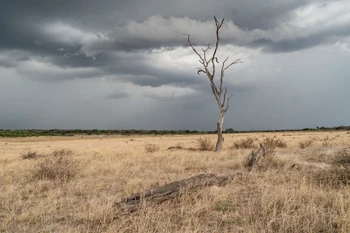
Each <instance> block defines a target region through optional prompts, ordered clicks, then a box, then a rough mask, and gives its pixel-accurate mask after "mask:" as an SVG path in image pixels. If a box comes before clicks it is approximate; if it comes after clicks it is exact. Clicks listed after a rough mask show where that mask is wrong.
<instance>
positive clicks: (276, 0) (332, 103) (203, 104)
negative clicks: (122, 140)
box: [0, 0, 350, 130]
mask: <svg viewBox="0 0 350 233" xmlns="http://www.w3.org/2000/svg"><path fill="white" fill-rule="evenodd" d="M213 15H216V16H217V17H218V18H225V23H224V26H223V27H222V28H221V31H220V33H221V45H220V47H219V52H218V58H219V61H220V62H222V61H223V60H224V59H225V58H226V57H227V56H229V59H230V60H231V61H233V60H235V59H238V58H240V59H242V60H243V61H244V63H243V64H237V65H234V66H232V67H231V68H230V69H229V70H227V72H226V75H225V85H226V86H227V89H228V90H229V92H231V93H232V94H233V97H232V99H231V108H230V109H229V110H228V112H227V114H226V118H225V123H224V128H234V129H237V130H258V129H291V128H305V127H316V126H338V125H350V107H349V106H350V104H349V100H350V1H349V0H332V1H331V0H266V1H261V0H218V1H212V0H177V1H174V0H142V1H141V0H99V1H97V0H60V1H58V0H56V1H47V0H31V1H28V0H17V1H14V0H1V7H0V128H2V129H32V128H40V129H51V128H59V129H71V128H81V129H92V128H98V129H133V128H134V129H191V130H214V129H215V127H216V121H217V120H218V115H219V112H218V107H217V106H216V102H215V98H214V96H213V94H212V92H211V90H210V86H209V82H208V78H207V77H206V76H205V75H204V74H201V75H197V67H200V64H199V63H198V58H197V57H196V55H195V54H194V53H193V51H192V50H191V49H190V48H189V47H187V46H185V44H186V42H187V37H186V36H184V35H182V33H188V34H191V40H192V42H193V43H194V44H195V45H197V46H199V47H200V46H205V45H206V44H211V45H213V43H214V42H215V23H214V19H213ZM217 78H218V77H217Z"/></svg>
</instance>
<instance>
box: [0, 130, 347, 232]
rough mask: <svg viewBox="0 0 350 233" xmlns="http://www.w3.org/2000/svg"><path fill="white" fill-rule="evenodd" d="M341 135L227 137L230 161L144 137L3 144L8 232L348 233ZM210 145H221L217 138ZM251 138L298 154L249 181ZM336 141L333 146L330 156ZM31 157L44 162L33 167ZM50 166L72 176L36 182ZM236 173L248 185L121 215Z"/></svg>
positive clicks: (269, 160) (4, 227)
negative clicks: (149, 195)
mask: <svg viewBox="0 0 350 233" xmlns="http://www.w3.org/2000/svg"><path fill="white" fill-rule="evenodd" d="M283 134H284V135H285V136H283ZM338 134H339V136H337V137H333V134H332V133H328V132H324V133H323V132H319V133H299V132H298V133H288V135H286V134H285V133H280V134H278V133H274V134H270V133H264V134H263V135H262V134H234V135H227V136H225V148H224V150H223V151H222V152H220V153H215V152H212V151H189V150H175V151H169V150H167V148H168V147H170V146H174V145H181V146H183V147H186V148H194V147H196V145H197V136H162V137H159V136H158V137H154V136H152V137H143V136H142V137H141V136H140V137H134V140H133V141H130V140H129V139H130V138H128V137H127V136H126V137H111V136H99V137H83V138H81V137H69V138H68V137H67V138H64V137H61V138H59V137H58V138H26V139H7V138H1V139H0V145H1V146H0V232H9V233H11V232H68V233H69V232H135V233H137V232H249V233H253V232H254V233H255V232H344V233H347V232H349V229H350V196H349V193H350V184H349V178H350V177H349V170H348V168H349V167H350V166H349V161H350V156H349V153H350V152H349V149H347V147H349V146H348V143H349V139H350V137H349V134H346V132H341V133H337V135H338ZM275 135H276V137H274V136H275ZM207 137H208V138H210V139H211V140H215V135H208V136H207ZM247 137H251V138H257V139H258V140H255V141H257V142H264V139H267V138H270V139H271V138H272V139H273V140H274V141H276V140H277V139H278V138H281V137H283V142H284V143H286V145H288V147H282V148H281V147H278V146H275V149H274V153H273V154H271V155H270V156H266V157H264V158H263V159H262V160H260V161H259V164H258V167H257V169H253V170H252V171H251V172H247V170H246V169H245V168H244V161H245V159H246V157H247V156H248V154H249V153H250V152H251V149H242V148H240V149H232V148H230V146H231V145H232V144H233V142H234V141H239V140H240V139H245V138H247ZM310 137H315V138H316V139H315V141H314V143H313V146H312V147H311V146H310V147H306V148H304V149H300V147H299V143H300V142H303V141H305V140H307V139H308V138H310ZM326 137H328V138H332V140H331V141H332V145H329V146H327V147H325V146H324V145H323V141H324V140H323V139H325V138H326ZM328 140H329V139H328ZM5 143H7V144H5ZM148 144H154V145H157V146H158V147H159V150H158V151H157V153H145V146H146V145H148ZM271 145H276V143H272V142H271ZM281 145H282V144H281ZM61 148H69V150H61ZM24 151H35V152H36V153H37V154H38V155H43V156H38V157H35V156H34V158H33V159H23V158H22V153H23V152H24ZM62 161H65V162H62ZM41 164H44V165H43V166H44V167H48V168H49V170H50V171H60V169H67V168H70V169H68V170H66V171H69V172H72V173H69V172H68V173H65V174H66V175H62V176H61V175H58V176H51V175H49V176H46V175H44V176H42V178H40V176H35V175H34V174H36V173H41V168H40V166H41ZM44 170H45V169H44ZM39 171H40V172H39ZM236 172H240V173H241V174H242V176H240V177H237V178H235V179H234V180H233V181H232V182H231V183H230V184H228V185H227V186H225V187H208V188H205V189H202V190H200V191H198V192H193V193H185V194H184V195H183V196H181V197H179V198H176V199H174V200H170V201H167V202H164V203H162V204H157V205H155V204H152V203H145V204H144V205H143V206H142V208H141V209H140V211H138V212H137V213H133V214H126V213H123V212H121V211H120V210H117V209H115V208H114V207H113V204H114V202H116V201H119V200H120V199H121V198H124V197H127V196H129V195H132V194H133V193H137V192H140V191H142V190H145V189H148V188H150V187H155V186H159V185H163V184H166V183H169V182H172V181H176V180H181V179H185V178H188V177H190V176H193V175H197V174H200V173H214V174H217V175H230V174H233V173H236ZM61 173H62V172H59V173H58V174H61ZM63 173H64V172H63ZM42 174H46V173H45V172H43V173H42ZM67 174H73V176H72V177H71V176H70V175H67ZM320 174H321V175H320ZM33 177H34V178H33ZM51 177H54V178H52V179H51ZM68 177H70V178H68ZM67 178H68V179H67Z"/></svg>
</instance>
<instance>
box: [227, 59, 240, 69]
mask: <svg viewBox="0 0 350 233" xmlns="http://www.w3.org/2000/svg"><path fill="white" fill-rule="evenodd" d="M227 59H228V57H227V58H226V60H227ZM226 60H225V61H226ZM224 63H225V62H224ZM238 63H243V61H242V60H241V59H237V60H236V61H234V62H231V63H230V64H229V65H228V66H226V67H225V68H224V70H227V69H228V68H229V67H230V66H232V65H234V64H238ZM223 65H224V64H223Z"/></svg>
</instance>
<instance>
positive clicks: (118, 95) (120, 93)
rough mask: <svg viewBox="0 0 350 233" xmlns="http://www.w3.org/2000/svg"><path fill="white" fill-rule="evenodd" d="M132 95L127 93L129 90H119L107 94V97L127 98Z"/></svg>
mask: <svg viewBox="0 0 350 233" xmlns="http://www.w3.org/2000/svg"><path fill="white" fill-rule="evenodd" d="M129 96H130V95H129V94H128V93H127V92H123V91H121V92H117V93H112V94H109V95H107V96H106V99H116V100H118V99H124V98H127V97H129Z"/></svg>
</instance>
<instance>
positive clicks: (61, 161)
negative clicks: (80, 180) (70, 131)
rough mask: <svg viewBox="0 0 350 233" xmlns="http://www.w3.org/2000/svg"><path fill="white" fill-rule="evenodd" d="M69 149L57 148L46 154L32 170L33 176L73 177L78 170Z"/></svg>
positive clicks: (59, 178)
mask: <svg viewBox="0 0 350 233" xmlns="http://www.w3.org/2000/svg"><path fill="white" fill-rule="evenodd" d="M72 155H73V152H72V151H71V150H65V149H63V150H57V151H54V152H53V153H52V154H50V155H47V156H46V157H45V159H44V160H43V161H42V162H40V163H39V164H38V166H37V169H36V170H35V171H34V178H36V179H39V180H59V181H69V180H71V179H73V178H74V177H75V176H76V174H77V172H78V170H79V167H78V164H77V162H76V161H74V159H73V158H72Z"/></svg>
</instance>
